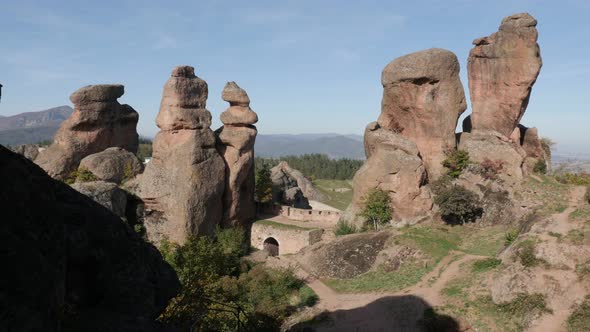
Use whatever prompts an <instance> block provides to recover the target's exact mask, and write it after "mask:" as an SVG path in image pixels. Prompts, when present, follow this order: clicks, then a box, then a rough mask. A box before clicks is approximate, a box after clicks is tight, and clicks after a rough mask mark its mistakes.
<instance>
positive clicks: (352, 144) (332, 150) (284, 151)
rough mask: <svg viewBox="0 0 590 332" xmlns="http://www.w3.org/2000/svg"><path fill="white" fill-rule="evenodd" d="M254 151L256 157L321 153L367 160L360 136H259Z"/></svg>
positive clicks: (332, 156) (335, 156)
mask: <svg viewBox="0 0 590 332" xmlns="http://www.w3.org/2000/svg"><path fill="white" fill-rule="evenodd" d="M254 151H255V153H256V156H260V157H281V156H287V155H302V154H306V153H321V154H326V155H328V156H329V157H330V158H350V159H364V158H365V148H364V145H363V137H362V136H360V135H340V134H298V135H286V134H279V135H258V136H257V137H256V145H255V146H254Z"/></svg>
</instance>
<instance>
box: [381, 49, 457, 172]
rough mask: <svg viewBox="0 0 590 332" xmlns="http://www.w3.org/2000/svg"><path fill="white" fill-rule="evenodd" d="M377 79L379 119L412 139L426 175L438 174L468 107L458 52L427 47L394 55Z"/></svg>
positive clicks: (391, 128)
mask: <svg viewBox="0 0 590 332" xmlns="http://www.w3.org/2000/svg"><path fill="white" fill-rule="evenodd" d="M381 84H382V85H383V99H382V101H381V115H380V116H379V120H378V123H379V125H380V126H381V128H383V129H385V130H389V131H392V132H395V133H398V134H400V135H402V136H404V137H406V138H408V139H410V140H411V141H413V142H414V143H416V145H417V146H418V150H419V151H420V154H421V156H422V160H423V161H424V165H425V167H426V169H427V171H428V176H429V178H431V179H433V180H434V179H437V178H438V177H439V176H440V175H441V174H442V173H443V172H444V169H443V166H442V164H441V162H442V161H443V160H444V159H445V154H446V153H447V152H448V151H450V150H453V149H454V148H455V128H456V126H457V121H458V120H459V116H460V115H461V114H462V113H463V112H464V111H465V109H466V108H467V104H466V103H465V92H464V91H463V85H462V84H461V80H460V79H459V61H458V60H457V56H456V55H455V54H454V53H452V52H450V51H447V50H443V49H439V48H431V49H428V50H424V51H420V52H415V53H411V54H408V55H405V56H402V57H399V58H397V59H395V60H393V61H392V62H390V63H389V64H388V65H387V66H386V67H385V68H384V69H383V72H382V74H381Z"/></svg>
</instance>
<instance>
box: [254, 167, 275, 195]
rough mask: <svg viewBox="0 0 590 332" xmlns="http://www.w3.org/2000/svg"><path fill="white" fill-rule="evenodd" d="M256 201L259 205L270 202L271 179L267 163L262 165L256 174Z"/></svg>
mask: <svg viewBox="0 0 590 332" xmlns="http://www.w3.org/2000/svg"><path fill="white" fill-rule="evenodd" d="M256 200H257V201H258V202H260V203H268V202H270V201H271V200H272V179H271V178H270V167H269V165H268V164H267V163H262V164H261V166H260V168H259V169H258V171H257V172H256Z"/></svg>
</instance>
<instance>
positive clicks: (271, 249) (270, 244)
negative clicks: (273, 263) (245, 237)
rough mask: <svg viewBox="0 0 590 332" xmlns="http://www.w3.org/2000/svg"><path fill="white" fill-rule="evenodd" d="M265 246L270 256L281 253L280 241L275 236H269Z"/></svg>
mask: <svg viewBox="0 0 590 332" xmlns="http://www.w3.org/2000/svg"><path fill="white" fill-rule="evenodd" d="M262 246H263V248H264V250H265V251H266V252H268V254H269V255H270V256H278V255H279V242H278V241H277V240H276V239H275V238H274V237H269V238H267V239H266V240H264V243H263V245H262Z"/></svg>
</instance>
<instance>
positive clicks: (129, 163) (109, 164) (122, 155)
mask: <svg viewBox="0 0 590 332" xmlns="http://www.w3.org/2000/svg"><path fill="white" fill-rule="evenodd" d="M79 168H83V169H86V170H88V171H90V172H92V174H94V175H95V176H96V177H97V178H98V179H99V180H102V181H107V182H114V183H121V182H122V181H124V180H129V179H131V178H133V177H134V176H136V175H137V174H140V173H141V172H143V168H144V167H143V163H142V162H141V161H140V160H139V158H137V156H136V155H135V154H133V153H131V152H129V151H127V150H125V149H122V148H118V147H113V148H108V149H105V150H104V151H101V152H99V153H95V154H91V155H89V156H86V157H84V159H82V161H80V167H79Z"/></svg>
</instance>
